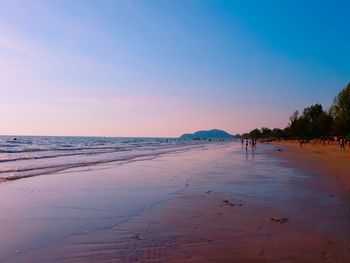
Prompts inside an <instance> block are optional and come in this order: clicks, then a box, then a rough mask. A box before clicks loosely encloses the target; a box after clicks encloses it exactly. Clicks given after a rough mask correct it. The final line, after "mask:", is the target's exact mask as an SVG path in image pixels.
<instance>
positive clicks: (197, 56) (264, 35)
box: [0, 0, 350, 136]
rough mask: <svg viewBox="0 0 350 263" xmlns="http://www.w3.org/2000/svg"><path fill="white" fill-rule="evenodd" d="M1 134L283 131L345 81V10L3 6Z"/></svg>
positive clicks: (284, 4) (259, 5)
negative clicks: (293, 117)
mask: <svg viewBox="0 0 350 263" xmlns="http://www.w3.org/2000/svg"><path fill="white" fill-rule="evenodd" d="M0 3H1V4H0V32H1V34H0V91H1V97H0V100H1V103H0V120H1V122H2V124H3V125H1V127H0V133H1V134H40V135H44V134H45V135H102V136H178V135H180V134H181V133H184V132H191V131H195V130H198V129H209V128H222V129H225V130H227V131H229V132H231V133H241V132H245V131H248V130H250V129H252V128H255V127H262V126H269V127H284V126H285V125H286V124H287V122H288V117H289V115H290V114H291V113H292V112H293V111H294V110H296V109H299V110H302V109H303V108H304V107H305V106H309V105H310V104H313V103H317V102H320V103H322V104H323V105H324V106H325V107H329V105H330V104H331V102H332V100H333V98H334V96H335V95H336V94H337V93H338V92H339V91H340V90H341V89H342V88H343V87H344V86H345V85H346V84H347V83H348V82H349V81H350V63H349V58H350V45H349V43H350V27H349V23H348V12H349V10H350V3H348V2H347V1H272V0H271V1H215V0H211V1H206V0H200V1H192V0H189V1H187V0H186V1H185V0H183V1H180V0H178V1H161V0H158V1H153V0H147V1H145V0H144V1H141V0H140V1H136V0H134V1H132V0H129V1H127V0H120V1H62V0H60V1H58V0H57V1H24V0H23V1H3V0H2V1H0Z"/></svg>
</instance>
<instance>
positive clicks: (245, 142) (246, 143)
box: [241, 138, 257, 151]
mask: <svg viewBox="0 0 350 263" xmlns="http://www.w3.org/2000/svg"><path fill="white" fill-rule="evenodd" d="M256 143H257V139H248V138H245V139H244V138H242V139H241V145H242V149H243V148H244V146H245V150H246V151H248V146H249V145H250V146H251V147H253V148H255V147H256Z"/></svg>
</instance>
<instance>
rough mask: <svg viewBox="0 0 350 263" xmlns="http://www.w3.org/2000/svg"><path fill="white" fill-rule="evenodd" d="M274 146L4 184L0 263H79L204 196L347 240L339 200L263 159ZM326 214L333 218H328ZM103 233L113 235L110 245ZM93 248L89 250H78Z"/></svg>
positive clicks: (235, 147)
mask: <svg viewBox="0 0 350 263" xmlns="http://www.w3.org/2000/svg"><path fill="white" fill-rule="evenodd" d="M273 147H274V146H270V145H258V147H257V149H256V150H255V151H254V153H253V151H252V150H251V149H249V151H248V153H246V152H245V150H244V149H241V147H240V145H239V144H236V143H224V144H207V145H203V147H201V148H195V149H187V150H184V151H181V152H173V153H167V154H163V155H158V156H156V157H154V158H153V159H149V158H148V159H147V160H135V162H132V163H130V162H128V163H124V164H123V163H107V164H100V165H95V166H91V167H89V169H86V168H84V167H79V168H74V169H69V170H65V171H63V172H60V173H56V174H51V175H47V176H39V177H32V178H26V179H22V180H17V181H9V182H3V183H1V184H0V233H1V235H0V244H1V246H0V262H28V260H29V262H34V261H36V262H38V260H39V261H40V260H41V261H42V262H48V261H53V260H58V261H62V260H66V261H67V262H70V261H71V260H73V259H76V260H77V262H84V261H85V260H86V258H83V259H82V258H79V255H82V254H86V253H87V252H88V251H89V250H91V249H95V250H99V248H98V247H96V246H98V244H101V243H104V244H106V243H113V242H119V241H120V238H123V239H125V238H129V239H133V238H135V237H134V236H133V235H134V234H135V233H133V232H132V231H131V230H130V231H129V232H128V231H123V232H122V233H121V232H118V231H115V229H116V228H117V227H118V226H119V225H122V224H124V223H126V222H130V220H133V219H135V218H137V217H139V216H142V215H143V214H145V213H147V212H148V211H153V210H156V209H158V207H160V206H166V204H167V202H168V200H171V199H172V198H174V197H179V196H182V195H184V194H204V193H206V192H207V191H211V192H213V193H223V194H225V195H227V196H232V197H233V198H234V199H235V200H237V201H238V202H242V203H244V204H245V203H249V202H251V203H254V204H262V205H265V206H271V207H274V208H276V209H279V210H280V211H282V212H283V211H285V212H286V213H289V214H290V215H293V214H298V213H299V214H301V215H298V219H299V220H304V221H305V222H310V226H311V228H310V229H313V231H316V232H318V233H320V234H323V235H329V234H330V233H331V235H335V236H346V235H347V233H348V232H347V231H348V230H349V224H348V221H347V220H348V215H347V214H346V213H345V212H344V211H346V209H347V204H346V203H345V202H344V200H342V198H340V197H334V196H333V195H330V194H331V193H330V192H327V191H326V190H322V191H318V190H315V189H312V188H310V187H309V186H308V185H309V184H308V182H311V181H312V180H315V176H316V177H317V175H313V174H309V173H307V172H305V171H302V170H299V169H297V168H294V167H291V166H289V164H288V163H287V162H286V161H283V160H281V159H278V158H275V157H272V156H271V155H269V154H268V152H269V151H272V150H274V148H273ZM329 209H333V210H334V211H335V212H334V213H332V215H328V211H329ZM330 216H331V218H330ZM106 233H109V234H110V233H113V236H112V240H111V236H108V237H107V236H106ZM118 235H120V236H118ZM97 237H98V242H97V240H95V239H96V238H97ZM118 240H119V241H118ZM129 241H130V240H129ZM94 242H96V244H97V245H96V246H95V247H91V246H82V244H85V243H89V244H94ZM67 247H69V248H70V249H69V250H67ZM75 247H79V249H78V250H79V255H78V254H77V250H75V249H73V248H75ZM62 248H65V249H63V250H64V251H67V253H66V254H65V255H62V251H63V250H62ZM100 252H101V251H100ZM119 252H120V251H119ZM118 255H119V254H118ZM133 260H135V258H133ZM141 261H142V260H141ZM117 262H119V261H117Z"/></svg>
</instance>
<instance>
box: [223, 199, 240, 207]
mask: <svg viewBox="0 0 350 263" xmlns="http://www.w3.org/2000/svg"><path fill="white" fill-rule="evenodd" d="M222 202H223V204H221V205H220V207H222V206H227V205H228V206H243V205H242V204H235V203H232V202H230V201H229V200H223V201H222Z"/></svg>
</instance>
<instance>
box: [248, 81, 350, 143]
mask: <svg viewBox="0 0 350 263" xmlns="http://www.w3.org/2000/svg"><path fill="white" fill-rule="evenodd" d="M331 136H332V137H333V136H337V137H348V138H350V82H349V83H348V85H347V86H346V87H345V88H344V89H343V90H342V91H341V92H340V93H339V94H338V95H337V96H336V97H335V98H334V101H333V104H332V106H331V107H330V109H328V110H325V109H324V108H323V107H322V105H321V104H319V103H317V104H314V105H311V106H309V107H306V108H305V109H304V110H303V111H302V112H299V111H295V112H294V113H293V114H292V115H291V116H290V118H289V124H288V126H287V127H286V128H284V129H279V128H275V129H270V128H266V127H263V128H261V129H254V130H252V131H250V132H249V133H246V134H243V135H242V137H246V138H247V137H249V138H255V139H264V138H276V139H277V138H281V139H283V138H323V137H331Z"/></svg>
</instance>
